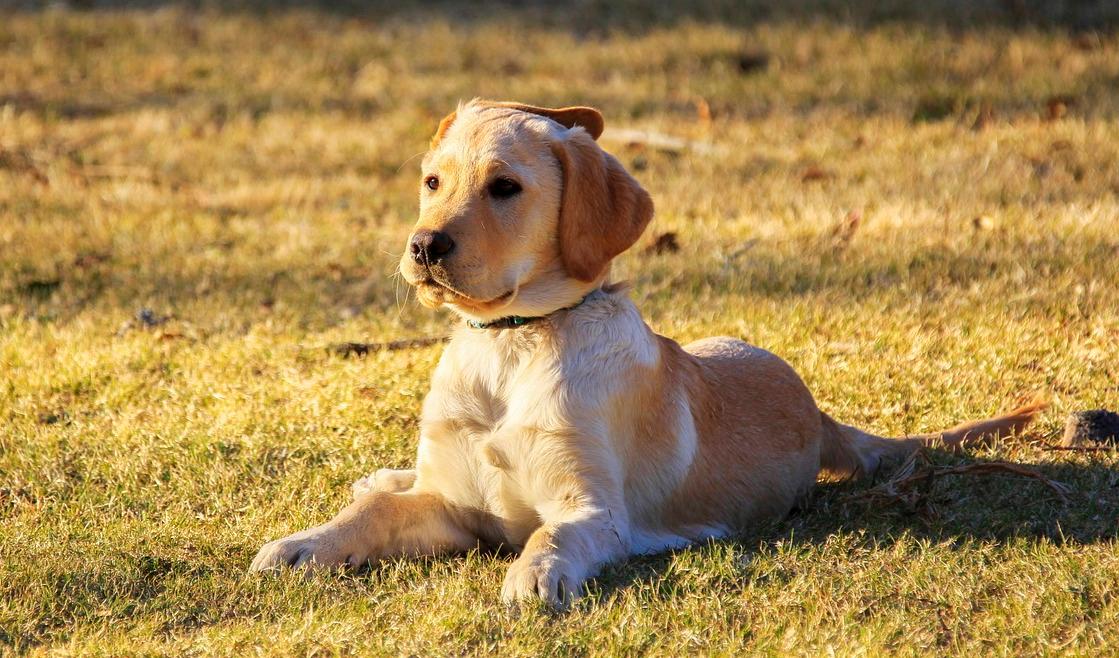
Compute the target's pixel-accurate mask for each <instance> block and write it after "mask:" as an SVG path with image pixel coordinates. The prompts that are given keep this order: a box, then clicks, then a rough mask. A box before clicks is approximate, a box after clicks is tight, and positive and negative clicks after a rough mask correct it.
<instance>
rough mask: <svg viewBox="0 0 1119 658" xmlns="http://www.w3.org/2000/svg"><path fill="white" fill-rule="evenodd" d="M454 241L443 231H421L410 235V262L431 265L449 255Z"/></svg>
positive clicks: (453, 246)
mask: <svg viewBox="0 0 1119 658" xmlns="http://www.w3.org/2000/svg"><path fill="white" fill-rule="evenodd" d="M454 248H455V241H454V240H452V239H451V236H450V235H448V234H447V233H444V232H443V231H430V230H428V229H421V230H419V231H416V232H415V233H413V234H412V244H411V249H412V260H414V261H416V262H417V263H425V264H428V265H430V264H432V263H435V262H437V261H439V260H440V259H442V258H443V257H444V256H446V255H447V254H449V253H451V252H452V251H453V250H454Z"/></svg>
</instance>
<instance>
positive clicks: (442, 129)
mask: <svg viewBox="0 0 1119 658" xmlns="http://www.w3.org/2000/svg"><path fill="white" fill-rule="evenodd" d="M457 116H458V112H457V111H455V112H451V113H450V114H448V115H447V116H445V117H443V120H442V121H440V122H439V127H438V128H436V129H435V134H434V135H432V136H431V145H430V148H435V147H436V146H439V142H441V141H443V135H446V134H447V131H448V130H450V128H451V124H452V123H454V122H455V117H457Z"/></svg>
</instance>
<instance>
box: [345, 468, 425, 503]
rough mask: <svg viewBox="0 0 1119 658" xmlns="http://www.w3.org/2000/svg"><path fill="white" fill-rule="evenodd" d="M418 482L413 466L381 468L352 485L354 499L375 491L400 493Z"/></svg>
mask: <svg viewBox="0 0 1119 658" xmlns="http://www.w3.org/2000/svg"><path fill="white" fill-rule="evenodd" d="M415 483H416V470H415V469H413V468H379V469H377V470H376V471H375V472H373V473H370V474H369V475H366V476H365V477H363V478H359V479H357V480H355V481H354V483H353V484H352V485H351V489H352V491H353V494H354V500H357V499H358V498H361V497H362V496H364V495H365V494H367V493H371V492H373V491H384V492H385V493H400V492H402V491H408V490H409V489H411V488H412V485H413V484H415Z"/></svg>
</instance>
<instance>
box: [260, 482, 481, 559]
mask: <svg viewBox="0 0 1119 658" xmlns="http://www.w3.org/2000/svg"><path fill="white" fill-rule="evenodd" d="M461 521H462V519H461V517H460V516H459V515H457V514H455V512H454V510H453V509H452V508H451V507H450V506H449V505H448V504H447V502H446V501H445V500H444V499H443V497H442V496H439V495H438V494H434V493H427V492H416V491H406V492H403V493H389V492H384V491H373V492H372V493H369V494H366V495H364V496H361V497H359V498H358V499H357V500H355V501H354V502H353V503H351V504H350V505H349V506H348V507H346V508H345V509H343V510H342V511H341V512H339V513H338V515H337V516H335V517H334V518H333V519H331V520H330V521H329V522H327V523H324V524H323V525H320V526H316V527H314V528H310V529H307V530H304V531H302V532H297V533H295V534H294V535H290V536H288V537H284V538H283V539H277V540H275V541H272V542H269V543H267V544H265V545H264V546H263V547H261V549H260V551H259V552H258V553H257V554H256V558H255V559H253V562H252V565H251V566H250V567H249V569H250V570H251V571H265V570H273V569H277V568H281V567H293V568H300V567H309V568H322V567H326V568H333V567H340V566H344V565H349V566H360V565H363V564H365V563H367V562H369V561H371V560H379V559H383V558H389V557H396V556H403V555H407V556H415V555H437V554H443V553H453V552H457V551H464V550H468V549H470V548H472V547H473V546H475V545H477V538H476V537H475V536H474V535H473V534H472V533H470V532H468V531H467V530H466V529H465V528H464V527H463V524H462V522H461Z"/></svg>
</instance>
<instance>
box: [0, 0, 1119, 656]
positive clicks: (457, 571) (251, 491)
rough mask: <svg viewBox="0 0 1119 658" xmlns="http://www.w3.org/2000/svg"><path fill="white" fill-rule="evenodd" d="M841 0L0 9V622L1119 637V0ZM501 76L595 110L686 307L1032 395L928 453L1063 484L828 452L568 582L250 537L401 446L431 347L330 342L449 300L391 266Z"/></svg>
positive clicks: (256, 645)
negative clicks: (975, 438)
mask: <svg viewBox="0 0 1119 658" xmlns="http://www.w3.org/2000/svg"><path fill="white" fill-rule="evenodd" d="M95 4H96V3H95ZM820 4H822V5H824V8H823V9H817V8H813V6H812V3H809V2H804V1H798V2H793V3H789V4H783V3H776V2H759V1H751V2H745V3H734V2H720V1H718V0H709V1H705V2H701V3H699V4H698V6H697V7H695V8H693V9H692V10H690V11H691V13H687V12H685V8H684V5H683V4H680V5H675V4H672V3H664V2H660V3H653V4H651V5H643V4H641V3H636V2H631V1H626V2H620V3H604V2H593V1H589V2H580V3H576V4H575V5H574V6H573V7H574V8H568V9H559V8H550V7H551V5H549V4H546V3H536V2H516V3H514V2H506V3H492V2H487V3H483V4H480V5H475V6H474V7H473V8H472V9H470V10H463V9H456V8H454V7H453V6H451V5H448V4H444V3H440V2H435V3H431V4H423V5H421V4H415V5H409V6H407V7H405V8H404V9H398V8H393V7H392V6H390V4H389V3H375V5H374V6H373V7H372V8H369V9H359V8H355V7H354V6H351V5H345V6H342V8H338V7H334V6H330V5H319V6H317V7H314V8H303V9H297V8H292V9H274V10H272V11H267V12H264V11H260V10H258V9H254V8H253V7H246V6H241V7H239V8H237V9H224V10H223V9H218V8H214V7H212V6H207V7H203V8H188V7H185V6H174V5H159V6H151V7H147V8H142V9H133V8H128V7H127V4H126V3H121V4H120V6H119V7H116V8H108V9H106V8H104V7H101V8H95V9H92V10H85V11H78V10H68V9H61V8H57V7H56V8H52V9H47V10H34V9H24V10H0V11H4V12H5V13H3V14H0V653H8V652H10V653H14V654H22V653H32V654H74V655H76V654H81V655H88V654H105V655H109V654H119V655H137V654H153V655H161V654H162V655H176V656H177V655H184V654H187V655H211V654H216V655H245V654H252V653H257V654H263V655H312V654H314V655H334V654H373V655H381V654H390V655H396V654H439V655H462V654H497V655H534V656H535V655H567V654H575V655H610V654H618V655H633V654H638V653H647V654H653V655H685V654H694V653H700V654H716V655H737V654H743V653H749V654H765V655H789V654H793V655H796V654H811V655H817V654H832V653H834V654H837V655H880V654H885V653H889V654H898V655H944V654H955V655H964V656H973V655H979V654H993V655H1010V654H1016V655H1036V654H1072V655H1104V654H1116V653H1119V640H1117V639H1116V638H1119V542H1117V540H1116V537H1117V536H1119V452H1115V451H1095V452H1058V451H1053V450H1048V449H1047V448H1046V446H1047V445H1048V444H1051V443H1055V442H1057V441H1058V440H1059V437H1060V434H1061V428H1062V426H1063V423H1064V418H1065V416H1066V415H1067V414H1068V413H1069V412H1071V411H1075V410H1080V409H1092V408H1098V407H1108V408H1112V409H1115V408H1117V407H1119V298H1117V291H1119V32H1116V31H1115V30H1114V29H1112V28H1107V27H1105V26H1106V25H1115V24H1116V19H1117V18H1119V11H1116V10H1114V9H1111V8H1110V4H1109V3H1105V2H1098V3H1093V2H1081V3H1075V2H1069V3H1053V5H1054V6H1059V8H1060V11H1057V10H1053V11H1054V13H1051V14H1050V13H1044V12H1040V10H1035V11H1029V7H1031V6H1035V5H1036V4H1037V3H1025V2H1023V3H1014V2H1007V3H999V2H978V3H973V2H964V0H959V1H953V0H930V1H929V2H925V3H920V7H919V8H909V9H907V8H906V7H907V6H909V5H913V4H916V3H903V2H886V3H871V2H869V1H868V2H865V3H860V2H856V3H836V2H824V3H820ZM864 5H865V6H864ZM1015 7H1026V9H1021V10H1015V9H1014V8H1015ZM1008 8H1009V9H1008ZM1038 12H1040V13H1038ZM1093 26H1095V27H1093ZM475 96H481V97H488V98H498V99H516V100H522V101H526V102H533V103H536V104H541V105H562V104H574V103H581V104H590V105H594V106H596V107H599V108H601V109H602V110H603V112H604V114H605V115H606V117H607V133H606V134H605V135H604V136H603V138H602V143H603V144H604V146H605V147H606V148H607V149H608V150H610V151H612V152H613V153H615V154H617V155H618V156H619V158H620V159H621V161H622V162H623V163H624V164H625V165H626V166H627V167H629V169H630V170H631V171H632V172H633V173H634V174H635V175H636V176H637V178H638V179H639V180H640V181H641V182H642V183H643V184H644V185H645V186H646V187H647V188H648V189H649V191H650V192H651V193H652V195H653V197H654V199H655V201H656V204H657V216H656V219H655V220H654V222H653V224H652V226H651V228H650V233H649V234H648V235H647V236H645V238H643V240H642V242H641V243H640V244H639V245H638V247H637V248H635V249H634V250H632V251H631V252H629V253H628V254H627V255H625V256H624V257H622V258H621V259H620V260H619V262H618V264H617V266H616V275H617V278H619V279H626V280H629V281H630V282H631V283H632V296H633V297H634V299H635V300H636V301H637V302H638V304H639V306H640V307H641V308H642V310H643V311H644V313H645V316H646V319H647V321H648V322H649V323H650V324H651V325H652V326H653V327H654V328H655V329H656V330H658V331H659V332H660V333H663V334H666V335H668V336H671V337H673V338H676V339H678V340H681V341H687V340H691V339H695V338H699V337H702V336H707V335H716V334H727V335H732V336H739V337H743V338H745V339H747V340H749V341H751V342H753V343H755V344H757V345H760V346H762V347H765V348H767V349H769V350H771V351H773V352H776V353H777V354H779V355H781V356H782V357H784V358H785V359H786V360H788V361H789V362H790V363H791V364H792V365H793V366H794V367H795V368H796V369H797V371H798V372H800V373H801V374H802V376H803V377H804V378H805V380H806V382H807V383H808V385H809V386H810V388H811V389H812V390H813V391H814V393H815V394H816V396H817V399H818V400H819V402H820V405H821V407H822V408H823V409H825V410H826V411H827V412H828V413H830V414H832V415H834V416H835V417H837V418H838V419H840V420H842V421H844V422H849V423H853V424H858V425H861V426H864V427H867V428H869V429H872V430H875V431H879V432H882V433H890V434H893V435H901V434H904V433H907V432H916V431H924V430H933V429H938V428H941V427H945V426H948V425H951V424H954V423H955V422H957V421H958V420H962V419H966V418H971V417H977V416H981V415H986V414H991V413H994V412H997V411H999V410H1001V409H1004V408H1009V407H1011V406H1013V405H1014V404H1015V403H1017V402H1020V401H1022V400H1024V399H1027V398H1029V397H1031V396H1033V395H1035V394H1039V393H1040V394H1043V395H1045V396H1047V397H1048V399H1049V400H1050V401H1051V402H1052V406H1051V408H1050V409H1049V411H1047V412H1046V413H1045V414H1044V415H1043V417H1042V418H1041V420H1040V422H1039V423H1037V424H1036V425H1035V426H1034V427H1033V428H1032V429H1031V430H1030V431H1029V432H1028V433H1027V434H1026V435H1025V436H1022V437H1018V438H1016V439H1013V440H1009V441H1006V442H1003V443H1001V444H999V445H996V446H993V447H991V448H987V449H983V450H981V451H978V452H974V453H971V454H968V455H959V456H952V455H946V454H941V453H931V454H929V455H928V457H927V458H928V459H929V460H931V463H932V464H933V465H934V466H951V465H967V464H973V463H982V462H987V461H992V460H1006V461H1013V462H1019V463H1022V464H1026V465H1029V466H1030V468H1032V469H1034V470H1036V471H1037V472H1039V473H1042V474H1044V475H1045V476H1046V477H1048V478H1051V479H1053V480H1056V481H1059V482H1060V483H1063V484H1064V485H1066V486H1067V487H1068V493H1067V494H1066V496H1065V497H1064V498H1062V497H1061V496H1059V495H1058V494H1057V493H1055V492H1054V491H1052V490H1051V489H1049V488H1047V487H1046V486H1045V484H1044V483H1043V482H1040V481H1037V480H1034V479H1030V478H1026V477H1018V476H1014V475H1010V474H990V475H981V474H977V473H965V474H962V475H944V476H942V477H938V478H934V479H933V480H932V481H931V482H929V483H927V484H926V485H925V486H923V487H922V488H920V489H919V490H918V491H916V492H915V494H914V496H911V497H906V498H904V499H902V498H899V497H897V496H891V495H889V492H888V491H886V490H885V489H884V488H883V487H882V486H881V485H880V484H875V483H858V484H852V483H847V484H839V485H825V486H821V487H820V489H819V491H818V493H817V495H816V496H815V498H814V499H813V500H812V501H811V504H810V505H809V506H808V507H807V508H806V509H804V510H802V511H800V512H798V513H797V514H795V515H793V516H792V517H791V518H789V519H784V520H779V521H775V522H774V523H772V524H769V525H766V526H761V527H758V528H757V529H756V531H755V532H752V533H751V534H750V535H748V536H742V537H738V538H735V539H734V540H731V541H720V542H715V543H711V544H708V545H703V546H696V547H694V548H691V549H688V550H682V551H679V552H676V553H674V554H670V555H662V556H656V557H650V558H643V559H637V560H633V561H631V562H629V563H626V564H619V565H615V566H612V567H610V568H609V569H607V570H606V572H605V573H604V574H603V575H602V577H600V578H598V579H597V580H595V581H594V582H593V583H592V584H591V586H590V592H589V595H588V596H587V597H586V598H585V599H584V600H583V601H582V602H580V603H579V604H578V605H577V606H576V607H575V609H574V610H572V611H570V612H568V613H566V614H552V613H549V612H547V611H544V610H540V609H535V608H526V609H522V610H520V611H509V610H507V609H505V608H504V607H503V606H502V605H501V603H500V600H499V596H498V593H499V589H500V583H501V578H502V575H503V572H504V570H505V568H506V567H507V566H508V564H509V563H510V561H511V558H510V557H508V556H503V555H492V554H488V553H472V554H469V555H466V556H462V557H455V558H448V559H432V560H422V561H400V562H390V563H386V564H382V565H379V566H376V567H375V568H373V569H371V570H370V571H368V572H364V573H357V574H349V575H328V574H320V575H315V576H313V577H311V578H309V579H304V578H301V577H299V576H296V575H286V576H280V577H263V578H261V577H254V576H250V575H249V574H247V573H246V569H247V566H248V564H249V561H250V560H251V558H252V556H253V555H254V554H255V551H256V549H257V548H258V547H259V546H260V545H261V544H262V543H264V542H265V541H267V540H270V539H274V538H276V537H279V536H282V535H285V534H287V533H289V532H292V531H295V530H297V529H302V528H303V527H305V526H307V525H310V524H315V523H319V522H322V521H324V520H326V519H327V518H329V516H330V515H332V514H333V513H334V512H335V511H336V510H337V509H339V508H340V506H341V505H342V504H343V503H344V502H345V501H346V500H347V499H348V496H349V491H350V490H349V484H350V482H351V481H353V480H354V479H356V478H358V477H360V476H361V475H364V474H365V473H368V472H369V471H371V470H374V469H376V468H378V467H405V466H407V465H409V464H411V463H412V461H413V452H414V450H415V446H416V442H417V439H416V436H415V432H416V416H417V414H418V412H419V406H420V403H421V400H422V398H423V395H424V393H425V391H426V389H427V382H428V377H429V374H430V372H431V370H432V368H433V367H434V365H435V363H436V361H437V359H438V358H439V353H440V350H441V346H440V345H438V344H436V345H433V346H428V347H418V348H412V349H402V350H395V351H381V352H375V353H370V354H368V355H365V356H364V357H358V356H354V357H351V358H344V357H342V356H340V355H338V354H336V353H333V352H331V351H330V350H328V349H327V348H328V347H329V346H330V345H332V344H335V343H339V342H345V341H363V342H380V341H390V340H397V339H409V338H417V337H438V336H441V335H443V334H445V333H446V332H447V331H448V328H449V326H450V325H451V323H452V322H454V319H453V318H452V317H451V316H450V315H448V314H447V313H445V312H441V313H435V312H431V311H428V310H426V309H424V308H422V307H420V306H419V305H418V304H417V303H415V301H414V300H413V299H412V297H411V295H410V293H409V291H408V290H407V289H406V287H405V286H404V284H403V283H402V282H400V281H399V279H398V278H396V277H394V276H393V273H394V271H395V266H396V260H397V254H398V253H399V251H400V249H401V248H402V247H403V245H404V240H405V237H406V235H407V232H408V227H409V226H410V224H411V222H412V220H413V218H414V214H415V210H416V205H417V200H416V197H417V192H416V190H417V189H418V171H419V168H418V157H417V156H418V155H419V154H421V153H422V152H423V150H424V149H425V148H426V145H427V140H428V137H429V136H430V134H431V133H432V132H433V131H434V128H435V126H436V124H437V123H438V120H439V118H440V117H442V116H443V115H444V114H446V113H447V112H448V111H450V110H451V109H453V108H454V106H455V104H456V103H457V102H458V101H459V100H460V99H468V98H471V97H475ZM666 233H671V234H674V237H675V242H676V246H677V247H678V248H677V249H662V250H659V251H658V250H655V249H651V248H649V246H650V245H651V244H652V243H653V241H654V238H655V237H656V236H658V235H663V234H666ZM669 241H670V240H669V238H663V239H662V242H669Z"/></svg>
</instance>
